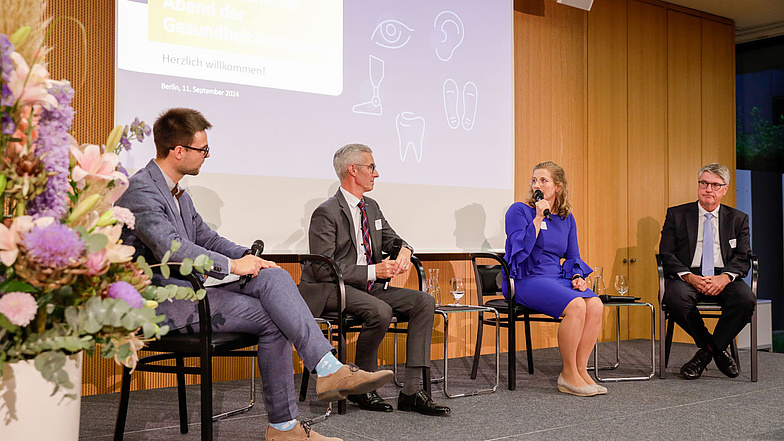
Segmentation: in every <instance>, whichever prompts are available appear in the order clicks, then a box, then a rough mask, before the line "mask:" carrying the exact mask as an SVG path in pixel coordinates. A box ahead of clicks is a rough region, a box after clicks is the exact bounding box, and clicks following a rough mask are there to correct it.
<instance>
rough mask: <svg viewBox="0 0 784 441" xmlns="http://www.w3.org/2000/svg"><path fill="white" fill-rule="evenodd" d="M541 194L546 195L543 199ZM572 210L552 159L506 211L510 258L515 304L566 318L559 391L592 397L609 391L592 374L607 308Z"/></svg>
mask: <svg viewBox="0 0 784 441" xmlns="http://www.w3.org/2000/svg"><path fill="white" fill-rule="evenodd" d="M537 191H541V192H542V194H541V195H539V199H540V200H539V201H537V200H536V198H535V197H534V195H535V194H536V192H537ZM571 210H572V206H571V203H570V201H569V191H568V186H567V183H566V175H565V173H564V170H563V168H561V167H560V166H559V165H557V164H555V163H554V162H551V161H547V162H542V163H540V164H537V165H536V166H535V167H534V169H533V178H532V179H531V190H530V192H529V193H528V196H527V198H526V201H525V203H523V202H515V203H514V204H512V206H511V207H509V210H508V211H507V212H506V256H505V259H506V261H507V262H508V263H509V267H510V270H511V276H512V278H513V279H514V281H515V301H516V302H517V303H520V304H522V305H525V306H527V307H529V308H532V309H535V310H537V311H539V312H541V313H544V314H547V315H549V316H551V317H553V318H558V317H562V318H563V320H562V321H561V324H560V326H559V328H558V349H559V350H560V352H561V361H562V362H563V370H562V371H561V374H560V375H559V376H558V390H559V391H561V392H564V393H568V394H572V395H578V396H592V395H596V394H604V393H607V389H606V388H604V387H603V386H599V385H597V384H596V383H595V382H594V381H593V379H592V378H591V376H590V375H588V370H587V365H588V357H589V356H590V355H591V351H592V350H593V347H594V343H596V339H597V338H598V337H599V332H600V331H601V327H602V310H603V305H602V302H601V300H599V298H598V297H597V296H596V294H594V293H593V291H591V290H590V289H588V284H587V283H586V282H585V276H587V275H588V274H590V273H591V267H590V266H588V265H587V264H586V263H585V262H583V261H582V259H580V250H579V247H578V245H577V225H576V224H575V221H574V216H572V214H571ZM546 214H550V216H549V217H547V218H546ZM562 259H564V260H563V263H561V260H562Z"/></svg>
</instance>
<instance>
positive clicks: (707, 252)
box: [702, 213, 715, 276]
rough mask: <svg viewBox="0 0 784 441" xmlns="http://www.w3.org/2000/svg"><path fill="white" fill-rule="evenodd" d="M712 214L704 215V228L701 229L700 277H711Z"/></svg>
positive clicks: (712, 269) (712, 273)
mask: <svg viewBox="0 0 784 441" xmlns="http://www.w3.org/2000/svg"><path fill="white" fill-rule="evenodd" d="M711 218H713V213H705V226H704V227H703V229H702V275H703V276H713V275H715V274H714V271H715V270H714V267H713V261H714V259H713V222H711Z"/></svg>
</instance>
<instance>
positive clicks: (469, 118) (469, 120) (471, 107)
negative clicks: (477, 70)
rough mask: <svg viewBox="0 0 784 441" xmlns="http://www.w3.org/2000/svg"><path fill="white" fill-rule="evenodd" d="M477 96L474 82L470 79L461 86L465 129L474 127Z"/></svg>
mask: <svg viewBox="0 0 784 441" xmlns="http://www.w3.org/2000/svg"><path fill="white" fill-rule="evenodd" d="M477 98H479V92H478V91H477V90H476V84H474V83H473V82H471V81H469V82H467V83H466V84H465V86H463V128H464V129H466V130H471V129H473V128H474V119H475V118H476V101H477ZM450 127H451V126H450Z"/></svg>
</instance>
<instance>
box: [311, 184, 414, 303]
mask: <svg viewBox="0 0 784 441" xmlns="http://www.w3.org/2000/svg"><path fill="white" fill-rule="evenodd" d="M363 199H364V201H365V205H366V208H365V210H366V211H367V216H368V227H369V228H370V244H371V248H372V251H373V263H378V262H380V261H381V259H382V252H385V253H389V252H390V251H391V249H392V244H393V242H394V241H395V239H397V238H398V237H399V236H398V235H397V233H395V230H393V229H392V227H390V226H389V223H388V222H387V220H386V218H384V214H383V213H381V209H380V208H379V207H378V203H377V202H376V201H374V200H373V199H371V198H369V197H367V196H365V197H364V198H363ZM379 222H380V227H381V228H376V225H377V224H378V223H379ZM308 242H309V247H310V252H311V253H312V254H321V255H322V256H326V257H329V258H330V259H332V260H334V261H335V263H337V265H338V267H340V271H341V272H342V273H343V280H344V282H345V283H346V285H351V286H353V287H355V288H357V289H359V290H363V291H364V290H367V275H368V267H367V266H366V265H357V238H356V236H355V235H354V222H353V220H352V217H351V211H350V210H349V207H348V203H347V202H346V198H345V197H343V193H341V191H340V189H338V191H337V193H335V196H332V197H331V198H329V199H327V200H326V201H325V202H324V203H322V204H321V205H319V206H318V208H316V210H315V211H314V212H313V215H312V216H311V218H310V229H309V233H308ZM403 245H404V246H407V247H408V244H406V243H405V242H403ZM334 289H335V287H334V284H333V283H332V280H331V278H330V276H329V274H328V273H327V272H326V270H325V269H324V268H323V267H322V266H320V265H317V264H315V265H305V267H304V268H303V270H302V278H301V283H300V292H301V293H302V296H303V297H304V298H305V303H307V304H308V307H309V308H310V311H311V312H312V313H313V315H314V316H316V317H318V316H319V315H320V314H321V312H322V311H323V310H324V304H325V303H326V302H327V297H329V294H330V293H331V292H333V291H334Z"/></svg>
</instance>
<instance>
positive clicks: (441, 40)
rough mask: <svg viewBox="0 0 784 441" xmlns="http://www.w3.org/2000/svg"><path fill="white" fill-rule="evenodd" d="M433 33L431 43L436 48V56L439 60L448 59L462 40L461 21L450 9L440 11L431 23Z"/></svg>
mask: <svg viewBox="0 0 784 441" xmlns="http://www.w3.org/2000/svg"><path fill="white" fill-rule="evenodd" d="M433 33H434V35H433V39H432V44H433V46H434V47H435V49H436V56H437V57H438V59H439V60H441V61H449V60H450V59H452V55H454V53H455V49H457V47H458V46H460V44H461V43H462V42H463V35H464V34H465V29H464V28H463V21H462V20H460V17H458V16H457V14H455V13H454V12H452V11H441V13H440V14H438V15H437V16H436V20H435V22H434V23H433Z"/></svg>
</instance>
